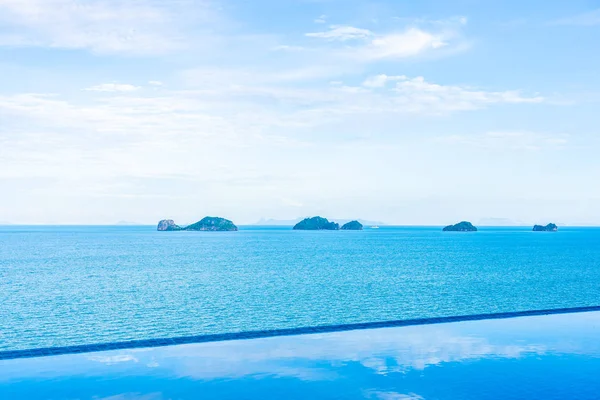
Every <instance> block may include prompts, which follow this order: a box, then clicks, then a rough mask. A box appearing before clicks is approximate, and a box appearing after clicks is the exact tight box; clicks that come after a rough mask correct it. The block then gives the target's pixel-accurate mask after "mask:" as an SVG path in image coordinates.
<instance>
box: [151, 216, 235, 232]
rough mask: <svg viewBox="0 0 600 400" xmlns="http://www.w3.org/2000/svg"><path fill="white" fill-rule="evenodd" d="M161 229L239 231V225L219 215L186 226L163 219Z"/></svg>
mask: <svg viewBox="0 0 600 400" xmlns="http://www.w3.org/2000/svg"><path fill="white" fill-rule="evenodd" d="M157 230H159V231H211V232H230V231H237V230H238V227H237V226H235V225H234V224H233V222H231V221H230V220H228V219H225V218H219V217H205V218H203V219H201V220H200V221H198V222H196V223H195V224H191V225H188V226H186V227H185V228H182V227H180V226H179V225H177V224H175V222H174V221H173V220H172V219H163V220H162V221H160V222H159V223H158V228H157Z"/></svg>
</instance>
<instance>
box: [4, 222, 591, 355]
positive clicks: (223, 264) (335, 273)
mask: <svg viewBox="0 0 600 400" xmlns="http://www.w3.org/2000/svg"><path fill="white" fill-rule="evenodd" d="M589 305H600V229H597V228H562V229H561V230H560V231H559V232H557V233H546V232H530V228H483V229H481V230H480V232H477V233H442V232H441V230H440V228H429V227H427V228H418V227H410V228H407V227H382V228H381V229H378V230H365V231H362V232H341V231H339V232H297V231H292V230H291V228H265V227H263V228H260V227H251V228H250V227H247V228H242V230H241V231H240V232H231V233H229V232H225V233H224V232H213V233H209V232H156V231H155V227H17V226H5V227H0V351H2V350H14V349H27V348H35V347H47V346H64V345H72V344H87V343H98V342H111V341H121V340H132V339H146V338H159V337H170V336H185V335H198V334H203V333H224V332H236V331H246V330H258V329H274V328H285V327H300V326H312V325H329V324H339V323H352V322H367V321H381V320H391V319H405V318H421V317H434V316H451V315H462V314H474V313H488V312H501V311H520V310H529V309H541V308H557V307H576V306H589Z"/></svg>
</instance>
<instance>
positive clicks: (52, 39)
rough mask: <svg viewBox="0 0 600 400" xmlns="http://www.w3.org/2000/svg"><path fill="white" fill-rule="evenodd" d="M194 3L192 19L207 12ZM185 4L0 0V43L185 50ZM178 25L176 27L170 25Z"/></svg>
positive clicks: (145, 0) (135, 50) (128, 50)
mask: <svg viewBox="0 0 600 400" xmlns="http://www.w3.org/2000/svg"><path fill="white" fill-rule="evenodd" d="M203 3H204V2H203V1H200V2H195V3H194V7H197V8H200V12H198V9H195V12H194V13H193V15H194V16H198V15H202V14H203V13H204V14H208V11H207V9H206V8H205V7H203ZM187 8H189V4H187V5H186V3H185V2H169V4H168V6H167V5H166V3H164V4H161V3H160V2H158V1H154V0H141V1H136V2H132V1H127V0H107V1H103V0H87V1H83V0H52V1H49V0H0V22H1V23H3V27H4V30H5V31H6V32H8V34H5V35H4V36H0V45H9V46H42V47H54V48H68V49H89V50H92V51H94V52H98V53H119V52H126V53H134V54H156V53H159V54H160V53H164V52H167V51H170V50H173V49H176V48H181V47H182V46H184V43H183V42H182V39H181V35H180V29H181V27H182V26H184V25H185V24H186V22H187V21H188V17H186V13H185V11H186V9H187ZM175 22H177V23H175Z"/></svg>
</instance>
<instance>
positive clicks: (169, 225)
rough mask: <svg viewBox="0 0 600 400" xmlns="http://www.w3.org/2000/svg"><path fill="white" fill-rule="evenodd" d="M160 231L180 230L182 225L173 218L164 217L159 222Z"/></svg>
mask: <svg viewBox="0 0 600 400" xmlns="http://www.w3.org/2000/svg"><path fill="white" fill-rule="evenodd" d="M157 230H159V231H180V230H181V227H180V226H179V225H177V224H176V223H175V221H173V220H172V219H163V220H162V221H160V222H159V223H158V229H157Z"/></svg>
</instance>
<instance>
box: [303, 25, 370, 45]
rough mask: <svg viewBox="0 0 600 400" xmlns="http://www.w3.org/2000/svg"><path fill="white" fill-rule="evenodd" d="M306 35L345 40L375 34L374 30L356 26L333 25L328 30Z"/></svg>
mask: <svg viewBox="0 0 600 400" xmlns="http://www.w3.org/2000/svg"><path fill="white" fill-rule="evenodd" d="M305 35H306V36H308V37H314V38H321V39H327V40H339V41H342V42H343V41H346V40H353V39H364V38H367V37H370V36H373V32H371V31H370V30H368V29H361V28H355V27H353V26H342V25H332V26H331V27H330V30H328V31H324V32H312V33H307V34H305Z"/></svg>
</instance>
